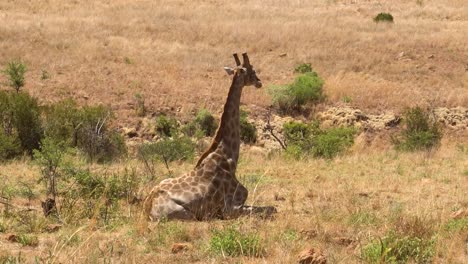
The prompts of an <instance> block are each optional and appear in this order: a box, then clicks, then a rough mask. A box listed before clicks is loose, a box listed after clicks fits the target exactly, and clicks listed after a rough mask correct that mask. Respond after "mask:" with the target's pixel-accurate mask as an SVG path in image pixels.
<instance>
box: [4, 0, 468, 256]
mask: <svg viewBox="0 0 468 264" xmlns="http://www.w3.org/2000/svg"><path fill="white" fill-rule="evenodd" d="M380 12H390V13H391V14H392V15H393V16H394V18H395V22H394V23H393V24H385V23H383V24H382V23H380V24H377V23H375V22H374V21H373V20H372V18H373V17H374V16H375V15H377V14H378V13H380ZM467 28H468V5H467V3H466V0H451V1H444V0H432V1H431V0H414V1H403V0H395V1H374V0H366V1H364V0H362V1H359V0H347V1H339V0H335V1H333V0H318V1H305V0H282V1H279V0H265V1H262V0H249V1H215V0H194V1H182V0H170V1H168V0H166V1H158V0H155V1H143V0H139V1H128V0H115V1H110V0H99V1H97V0H96V1H95V0H83V1H67V0H47V1H28V0H14V1H13V0H4V1H0V65H1V67H3V65H6V64H7V62H9V61H11V60H13V59H20V60H21V61H23V62H24V63H25V64H26V65H27V67H28V71H27V73H26V85H25V90H27V91H28V92H29V93H30V94H32V95H33V96H36V97H38V98H39V100H40V101H42V102H44V103H48V102H57V101H59V100H62V99H65V98H70V97H71V98H74V99H75V100H76V101H77V102H78V103H79V104H81V105H96V104H104V105H106V106H110V107H111V108H112V110H113V111H114V112H115V113H116V122H115V125H116V126H118V127H132V126H135V124H136V123H137V122H139V121H140V120H141V118H140V117H138V116H137V115H136V114H135V104H136V102H135V95H136V94H141V95H142V96H143V97H144V98H145V104H146V106H147V107H148V109H149V111H148V112H149V113H148V114H147V117H148V118H149V117H150V116H151V115H152V114H153V113H157V112H160V111H171V112H173V113H176V114H177V115H178V116H179V117H187V116H191V117H193V113H194V112H196V111H198V110H199V109H201V108H207V109H209V110H210V111H212V112H214V113H220V110H221V109H222V104H223V103H224V100H225V97H226V93H227V90H228V88H229V84H230V78H229V77H228V76H226V74H225V72H224V71H223V70H222V67H223V66H233V59H232V56H231V54H232V53H233V52H244V51H247V52H249V55H250V59H251V62H252V64H253V65H254V67H255V68H256V69H257V72H258V75H259V77H260V78H261V79H262V81H263V83H264V86H266V87H268V86H270V85H278V84H285V83H290V82H291V81H292V80H293V78H294V76H295V74H294V72H293V69H294V67H295V66H296V65H298V64H300V63H310V64H311V65H312V67H313V68H314V70H315V71H317V72H318V74H319V75H320V76H321V77H322V78H323V79H324V81H325V85H324V93H325V94H326V96H327V99H326V101H325V102H324V103H323V104H324V105H327V106H329V105H337V104H340V103H341V102H342V101H343V99H344V98H349V99H351V105H352V106H354V107H357V108H359V109H362V110H365V111H367V112H370V113H381V112H382V111H387V110H391V111H394V112H397V113H399V112H401V111H402V110H403V109H405V107H410V106H415V105H420V106H423V107H427V106H430V107H436V106H444V107H455V106H468V30H467ZM44 75H47V76H48V78H43V76H44ZM4 81H5V77H4V76H3V75H2V76H1V77H0V84H1V86H0V89H10V88H6V87H5V85H3V82H4ZM242 102H243V103H244V104H245V105H247V106H248V107H251V106H253V105H255V106H257V107H260V108H266V107H268V106H269V105H270V104H271V98H270V96H269V95H268V93H267V89H259V90H253V89H248V88H247V89H245V90H244V94H243V98H242ZM168 109H169V110H168ZM252 109H255V108H253V107H252ZM466 131H467V130H466V129H465V130H462V131H459V132H457V133H447V134H446V135H445V136H444V138H443V140H442V143H441V147H440V148H439V149H437V150H433V151H431V152H415V153H403V152H397V151H395V150H394V148H393V147H392V146H391V144H390V143H389V142H390V139H389V138H390V137H389V135H388V134H386V132H385V131H384V132H381V134H380V135H378V136H376V137H375V138H377V139H376V141H375V142H373V143H372V144H369V142H365V140H360V138H361V139H362V138H364V136H361V137H358V139H356V143H355V146H354V147H353V148H352V149H351V150H350V151H349V152H347V153H346V154H345V155H342V156H339V157H337V158H335V159H332V160H326V159H312V158H311V159H307V160H301V161H295V160H291V159H287V158H285V157H284V156H283V155H281V154H278V153H273V154H271V155H263V154H259V153H258V152H256V151H252V150H251V149H250V148H248V147H243V148H242V151H241V161H240V164H239V166H238V172H237V174H238V178H239V179H240V181H241V182H243V183H244V185H245V186H246V187H247V188H248V189H249V199H248V204H254V205H272V206H275V207H276V208H277V209H278V213H277V214H276V215H275V217H274V218H272V219H262V218H260V217H257V216H252V217H242V218H239V219H234V220H213V221H207V222H181V221H169V222H166V221H162V222H160V223H149V224H148V223H147V222H146V221H143V220H142V219H141V218H140V217H139V216H140V214H139V211H140V210H141V208H140V207H139V205H138V204H134V203H132V201H130V197H127V198H128V199H121V200H119V201H118V206H115V207H113V208H111V209H112V210H111V211H109V212H107V209H108V207H107V206H104V208H106V211H105V212H102V211H100V210H101V209H102V208H103V207H102V205H105V203H106V201H105V197H104V198H102V199H101V200H99V199H97V200H96V204H85V203H82V204H79V203H78V204H75V205H74V206H76V207H70V208H61V210H62V211H63V212H64V213H63V215H62V218H61V219H60V220H58V219H56V218H53V217H50V218H45V217H44V216H43V214H42V209H41V205H40V201H41V200H43V199H44V198H45V189H44V187H43V184H40V183H38V179H39V178H40V173H41V171H40V170H41V169H40V167H39V166H38V165H37V163H35V162H33V161H31V159H30V158H29V157H24V158H22V159H17V160H13V161H9V162H6V163H2V164H0V179H1V181H0V191H1V193H0V194H1V195H0V196H1V197H6V196H8V197H12V199H11V200H8V202H5V201H4V200H0V202H4V203H0V209H1V210H2V215H0V263H23V262H24V263H33V262H37V263H297V261H298V254H299V253H300V252H301V251H303V250H304V249H308V248H315V249H320V250H321V252H322V253H323V255H324V256H325V257H326V259H327V260H328V263H373V262H372V261H371V260H370V257H369V256H373V255H372V254H375V252H376V251H379V250H380V249H384V250H388V251H386V252H387V253H388V252H389V251H390V249H388V248H387V249H385V245H384V244H385V243H386V241H387V240H385V239H388V238H389V237H398V239H399V240H398V241H399V243H400V244H398V245H399V246H400V247H401V248H417V249H418V250H420V251H418V252H411V253H408V252H406V253H405V252H400V253H401V254H402V255H404V254H409V255H410V254H413V253H414V254H416V255H417V256H419V259H413V260H412V261H413V262H414V263H460V264H462V263H468V194H467V193H468V191H467V190H468V135H467V133H466ZM379 139H380V141H378V140H379ZM72 162H74V163H75V164H79V166H82V167H83V168H86V169H89V171H91V172H92V173H94V174H96V175H99V174H101V175H102V176H103V177H104V178H106V179H107V177H109V178H110V177H111V176H115V177H128V176H129V175H130V176H131V177H136V178H137V180H136V187H135V188H136V189H138V190H141V192H142V193H144V192H145V191H146V190H147V189H148V188H150V187H151V186H152V185H153V184H155V183H156V182H158V181H160V180H162V179H163V178H164V177H167V176H168V175H167V169H166V168H165V167H164V165H163V164H157V167H156V172H157V173H158V177H157V178H156V179H151V177H150V176H149V175H148V173H147V170H145V166H144V164H143V163H142V162H141V161H139V160H137V159H136V158H135V157H132V156H130V157H129V158H128V159H126V160H122V161H121V162H118V163H117V162H115V163H111V164H86V163H85V162H84V161H83V160H80V159H79V158H76V157H75V158H74V159H73V161H72ZM192 167H193V164H192V162H184V163H177V162H175V163H173V164H171V169H172V170H173V175H178V174H181V173H183V172H186V171H188V170H189V169H191V168H192ZM72 184H73V183H72ZM60 187H61V188H65V189H66V188H68V187H69V186H67V185H64V186H60ZM59 204H60V200H59ZM67 209H68V210H67ZM93 210H94V212H93ZM109 210H110V209H109ZM90 211H91V213H90ZM65 212H67V213H65ZM85 213H86V214H87V215H91V217H86V218H85V217H81V218H80V217H78V216H79V215H83V214H85ZM103 214H105V215H106V217H105V220H103V219H102V215H103ZM108 215H109V216H108ZM107 216H108V217H107ZM58 223H60V226H57V224H58ZM56 228H57V229H56ZM230 228H231V229H234V230H239V231H238V232H240V234H237V236H242V235H244V236H245V237H246V239H247V240H248V239H253V240H255V241H256V242H255V243H258V244H256V246H257V247H256V251H255V254H254V255H256V256H243V254H244V253H245V252H242V254H240V256H233V257H232V256H227V255H226V254H225V252H221V253H220V252H217V251H216V246H215V245H214V244H215V242H213V241H214V238H216V236H217V235H219V234H220V233H222V232H223V230H224V231H226V230H231V229H230ZM224 239H226V240H232V241H234V243H241V242H240V240H237V239H238V237H237V238H236V237H234V238H229V237H228V238H224ZM224 242H226V241H224ZM228 242H229V241H227V242H226V243H228ZM387 242H388V241H387ZM177 243H183V244H184V245H187V249H186V250H182V252H178V253H173V252H171V249H172V247H173V245H174V244H177ZM242 243H244V242H242ZM245 243H247V242H245ZM389 243H390V242H389ZM401 243H403V244H401ZM405 243H406V244H405ZM415 244H416V247H412V246H409V245H413V246H414V245H415ZM414 254H413V256H414ZM247 255H248V254H247ZM377 259H378V258H377ZM374 260H375V258H374ZM387 261H388V262H391V260H388V259H387ZM382 262H383V260H382ZM374 263H379V262H378V261H377V262H375V261H374ZM395 263H397V262H395Z"/></svg>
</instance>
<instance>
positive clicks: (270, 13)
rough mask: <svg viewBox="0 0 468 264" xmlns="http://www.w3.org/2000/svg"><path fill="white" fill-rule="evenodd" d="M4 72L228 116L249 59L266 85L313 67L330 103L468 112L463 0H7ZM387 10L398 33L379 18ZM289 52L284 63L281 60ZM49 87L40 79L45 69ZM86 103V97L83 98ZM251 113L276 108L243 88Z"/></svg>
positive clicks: (71, 90)
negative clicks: (21, 68) (231, 89)
mask: <svg viewBox="0 0 468 264" xmlns="http://www.w3.org/2000/svg"><path fill="white" fill-rule="evenodd" d="M0 10H1V11H2V12H1V13H0V39H1V41H0V48H1V53H0V64H2V65H4V64H5V63H6V62H8V61H9V60H11V59H14V58H21V59H22V60H24V61H25V62H26V64H27V65H28V67H29V72H28V74H27V85H26V89H27V90H29V91H30V92H31V93H32V94H33V95H37V96H39V97H40V98H41V99H42V100H45V101H53V100H58V99H61V98H66V97H74V98H76V99H77V100H79V101H81V102H82V103H85V102H86V101H89V103H92V104H94V103H97V102H102V103H104V104H107V105H110V106H111V107H112V108H113V109H115V110H116V111H117V112H118V113H119V115H118V117H119V120H120V121H121V122H127V121H129V120H132V119H134V118H135V116H134V112H133V111H129V110H130V109H131V108H132V106H131V104H132V103H133V100H134V99H133V96H134V94H135V93H142V94H143V95H144V96H145V98H146V102H147V104H148V106H149V108H150V109H151V110H152V111H156V110H157V109H159V108H160V107H162V106H166V107H167V106H169V107H173V108H174V109H180V110H181V112H183V113H190V111H191V110H192V109H198V108H200V107H207V108H208V109H209V110H212V111H219V109H221V107H220V104H222V102H223V100H224V97H225V94H226V90H227V88H228V86H229V78H228V77H227V76H225V74H224V72H223V71H222V66H225V65H232V64H233V60H232V57H231V55H230V54H232V53H233V52H240V51H248V52H249V53H250V55H251V57H252V62H253V63H254V64H255V67H256V68H257V69H259V72H260V74H259V75H260V77H261V78H262V79H263V81H264V83H265V84H266V85H272V84H282V83H288V82H290V81H291V80H292V78H293V73H292V69H293V68H294V66H295V65H297V64H298V63H302V62H310V63H311V64H312V66H313V68H314V69H316V70H317V71H318V73H319V74H320V75H321V76H323V78H324V79H325V83H326V85H325V92H326V94H327V95H328V98H329V100H330V103H336V102H339V101H340V100H341V99H342V98H343V97H344V96H348V97H350V98H352V100H353V104H354V105H355V106H357V107H360V108H363V109H366V110H369V109H370V110H376V111H378V110H380V109H395V110H400V109H401V108H403V107H405V106H411V105H415V104H419V105H428V104H430V105H432V106H457V105H468V91H467V89H468V87H467V85H468V73H467V67H468V66H467V64H466V62H467V61H468V46H467V45H466V39H467V38H468V32H467V30H466V28H468V9H467V8H466V3H465V1H463V0H459V1H442V0H433V1H426V0H423V1H325V0H322V1H296V0H286V1H276V0H270V1H259V0H258V1H190V2H187V1H172V0H171V1H137V2H133V1H126V0H119V1H72V2H70V1H63V0H50V1H46V2H44V1H32V2H31V1H23V0H21V1H2V3H0ZM379 12H391V13H392V14H393V16H394V17H395V23H394V24H393V25H380V24H379V25H377V24H375V23H374V22H373V21H372V18H373V17H374V16H375V15H376V14H378V13H379ZM281 54H287V55H286V56H284V57H281V56H280V55H281ZM42 70H46V71H47V72H48V73H50V75H51V78H50V79H47V80H41V79H40V76H41V71H42ZM85 98H89V99H85ZM243 101H244V102H245V103H246V104H257V105H260V106H267V105H269V104H270V101H269V98H268V95H267V93H266V91H265V89H263V90H261V91H251V90H250V89H246V91H245V95H244V100H243Z"/></svg>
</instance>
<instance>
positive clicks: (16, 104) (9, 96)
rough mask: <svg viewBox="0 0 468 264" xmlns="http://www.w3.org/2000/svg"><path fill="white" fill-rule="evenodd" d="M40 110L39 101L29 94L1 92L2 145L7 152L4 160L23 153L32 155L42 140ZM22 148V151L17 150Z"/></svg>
mask: <svg viewBox="0 0 468 264" xmlns="http://www.w3.org/2000/svg"><path fill="white" fill-rule="evenodd" d="M40 113H41V112H40V108H39V105H38V103H37V100H36V99H35V98H33V97H31V96H29V95H28V94H27V93H22V92H21V93H10V92H6V91H0V129H1V130H3V131H2V132H1V133H0V141H1V142H2V143H0V144H1V145H3V146H0V148H3V149H5V150H7V152H8V153H7V154H5V155H2V156H4V158H13V157H14V156H16V155H18V154H20V153H21V152H27V153H29V154H32V151H33V150H34V149H37V148H39V142H40V140H41V138H42V135H43V133H42V127H41V120H40ZM17 144H19V146H20V149H21V150H20V151H18V149H17Z"/></svg>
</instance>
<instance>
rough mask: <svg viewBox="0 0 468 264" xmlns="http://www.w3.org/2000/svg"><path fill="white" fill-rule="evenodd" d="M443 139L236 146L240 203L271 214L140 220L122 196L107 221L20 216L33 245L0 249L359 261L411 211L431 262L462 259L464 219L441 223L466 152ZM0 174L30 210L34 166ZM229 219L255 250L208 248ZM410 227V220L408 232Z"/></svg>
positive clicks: (128, 258)
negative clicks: (383, 144)
mask: <svg viewBox="0 0 468 264" xmlns="http://www.w3.org/2000/svg"><path fill="white" fill-rule="evenodd" d="M445 143H446V144H444V147H442V148H441V149H439V150H438V151H435V152H433V153H431V154H428V153H413V154H404V153H397V152H395V151H392V150H388V151H387V152H381V151H379V150H375V151H371V152H368V153H361V152H359V153H350V154H348V155H346V156H343V157H339V158H337V159H335V160H332V161H326V160H321V159H312V160H307V161H288V160H284V158H283V157H278V156H273V157H271V158H264V157H262V156H258V154H255V153H254V152H249V151H247V150H245V151H244V152H243V155H242V157H241V162H240V165H239V171H238V177H239V178H240V180H241V181H243V182H244V184H246V186H247V187H248V188H249V190H250V196H249V200H248V203H249V204H257V205H274V206H276V207H277V208H278V211H279V213H278V214H277V215H276V218H275V219H272V220H262V219H259V218H257V217H244V218H240V219H237V220H225V221H208V222H180V221H171V222H167V223H161V224H156V223H150V224H149V226H147V227H146V224H145V222H141V221H140V220H138V217H136V216H137V214H138V207H137V206H135V205H129V204H128V203H126V202H122V203H121V207H120V209H119V211H118V212H117V214H116V216H115V218H113V219H112V220H111V221H110V222H109V223H108V224H107V225H103V222H102V219H101V220H98V219H94V218H91V219H82V220H80V222H79V223H78V224H65V225H64V226H63V227H62V229H60V230H59V231H58V232H57V233H51V234H49V233H46V232H44V231H41V230H43V228H44V226H45V225H46V224H47V223H50V222H54V221H55V220H53V219H49V220H45V219H43V217H41V216H40V214H41V213H40V211H39V212H38V213H37V214H38V215H39V218H38V219H39V220H36V222H33V223H32V224H29V225H30V226H36V229H37V230H36V232H35V235H37V236H38V237H39V246H38V247H34V248H32V247H24V246H21V245H20V244H18V243H12V242H9V241H6V239H5V236H4V235H2V239H0V245H1V248H2V251H0V257H1V256H18V254H19V253H18V252H20V251H21V252H22V256H23V257H24V258H25V259H26V260H28V261H29V260H32V259H33V257H34V256H37V257H38V258H39V259H42V260H44V261H51V262H54V263H58V262H60V263H68V262H74V263H77V262H79V263H96V262H102V261H104V260H106V261H112V262H122V263H143V262H145V263H220V262H223V263H239V262H242V263H294V262H295V261H296V258H297V255H298V253H299V252H300V251H301V250H303V249H304V248H308V247H315V248H321V249H322V250H323V251H324V252H325V255H326V256H327V258H328V260H329V262H330V263H359V262H361V260H360V257H361V249H362V248H363V247H364V246H365V245H367V244H368V243H369V242H370V241H372V239H373V238H377V237H383V236H384V235H385V233H386V232H387V231H388V230H392V229H395V228H408V227H405V226H408V225H404V223H411V221H412V219H415V218H416V219H418V220H420V221H422V223H423V224H424V226H423V227H419V228H422V229H423V231H424V230H426V229H427V230H429V232H434V234H435V235H436V236H435V237H436V244H435V247H434V260H435V262H437V263H464V261H466V259H467V258H468V255H467V252H466V250H464V247H465V244H464V243H465V242H464V241H465V239H466V236H467V235H468V233H467V231H468V230H467V228H468V226H466V223H465V226H464V227H463V228H462V229H454V230H450V231H447V226H448V225H449V224H450V223H453V221H454V220H453V219H452V217H451V215H452V213H453V212H456V211H457V210H459V209H465V210H466V208H467V207H468V200H467V197H466V186H468V176H467V173H468V171H467V168H468V152H467V151H466V148H467V146H466V145H465V146H463V145H459V144H458V145H454V144H450V143H448V142H445ZM172 166H173V170H174V173H175V174H179V173H182V172H184V171H186V170H187V169H188V168H189V167H191V165H190V164H189V163H187V164H182V166H180V165H177V164H173V165H172ZM93 167H94V168H93V170H94V171H102V172H109V171H113V172H116V173H122V172H123V169H124V168H125V167H127V168H135V169H136V170H137V173H138V175H140V177H143V175H144V169H143V164H141V163H139V162H136V161H129V162H127V163H120V164H115V165H112V166H96V165H94V166H93ZM158 170H159V172H160V174H161V175H162V174H164V172H165V171H166V169H165V168H164V167H163V166H161V167H159V169H158ZM0 176H1V177H2V179H4V180H3V181H2V183H1V185H0V186H1V188H2V190H4V189H5V188H7V186H16V187H18V186H20V185H19V184H18V183H19V182H25V183H28V184H30V185H32V186H36V187H35V188H34V192H35V193H36V194H38V195H39V196H38V197H37V198H36V199H33V201H32V205H31V206H32V208H36V209H38V210H39V205H38V202H39V199H40V198H42V197H43V195H42V194H43V193H44V190H43V189H42V187H41V186H40V185H35V184H36V183H35V181H36V179H37V177H38V176H39V174H38V168H37V167H33V166H31V165H30V164H28V163H24V162H21V161H20V162H13V163H10V164H6V165H3V166H2V170H1V173H0ZM140 187H144V186H140ZM17 197H19V198H16V199H14V200H13V203H15V204H19V205H22V206H27V203H26V202H25V201H24V198H21V195H20V194H17ZM76 210H78V211H79V210H83V208H78V207H77V208H76ZM40 219H43V220H40ZM0 223H1V224H2V225H4V226H7V231H6V232H9V233H10V232H13V233H15V232H20V231H19V230H22V229H24V228H25V225H24V224H13V223H14V220H11V218H8V217H3V216H2V218H0ZM34 223H35V224H34ZM402 223H403V224H402ZM233 225H236V226H238V227H240V228H241V229H242V230H244V231H250V232H255V233H256V234H257V235H259V237H260V238H261V240H262V242H261V244H262V246H264V248H265V255H264V257H263V258H247V257H234V258H231V257H227V258H223V257H222V256H220V255H216V254H214V253H213V251H211V250H209V243H210V239H211V237H212V234H213V233H212V230H214V229H220V228H223V227H229V226H233ZM425 225H427V226H425ZM41 228H42V229H41ZM417 228H418V227H417V226H416V227H414V226H410V227H409V230H407V232H413V231H414V232H416V231H418V230H419V229H417ZM67 241H68V242H67ZM347 241H348V242H347ZM180 242H185V243H189V244H191V248H190V249H189V250H188V251H187V252H184V253H179V254H172V253H171V246H172V244H173V243H180ZM346 243H351V245H350V246H348V245H347V244H346ZM343 244H344V245H343Z"/></svg>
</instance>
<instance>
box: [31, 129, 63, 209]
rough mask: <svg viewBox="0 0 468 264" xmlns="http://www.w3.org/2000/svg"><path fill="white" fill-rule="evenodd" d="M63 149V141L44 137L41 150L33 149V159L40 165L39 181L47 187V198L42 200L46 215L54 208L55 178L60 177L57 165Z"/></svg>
mask: <svg viewBox="0 0 468 264" xmlns="http://www.w3.org/2000/svg"><path fill="white" fill-rule="evenodd" d="M64 149H65V146H64V144H63V142H55V141H54V140H53V139H51V138H44V139H43V140H42V143H41V150H40V151H39V150H34V159H35V161H36V163H37V164H38V165H39V166H40V167H41V178H40V182H45V186H46V189H47V196H48V199H47V200H46V202H43V207H44V206H45V207H44V214H45V215H46V216H47V215H49V214H50V213H51V212H52V211H54V210H55V209H56V206H55V201H56V197H57V196H58V190H57V180H58V179H59V177H60V171H59V166H60V165H61V163H62V159H63V156H64Z"/></svg>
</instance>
